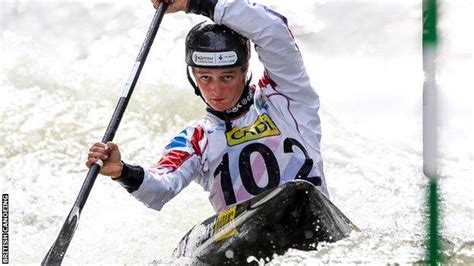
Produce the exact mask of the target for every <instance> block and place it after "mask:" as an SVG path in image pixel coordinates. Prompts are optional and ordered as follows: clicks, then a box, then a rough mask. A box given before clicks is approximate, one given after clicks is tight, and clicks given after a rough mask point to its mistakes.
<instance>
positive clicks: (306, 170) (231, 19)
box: [86, 0, 328, 211]
mask: <svg viewBox="0 0 474 266" xmlns="http://www.w3.org/2000/svg"><path fill="white" fill-rule="evenodd" d="M152 2H153V4H154V6H155V7H157V6H158V4H159V3H160V1H159V0H153V1H152ZM179 11H185V12H187V13H194V14H202V15H204V16H206V17H208V18H210V19H211V20H212V21H213V22H203V23H200V24H198V25H196V26H195V27H194V28H192V29H191V31H190V32H189V34H188V36H187V38H186V63H187V65H188V79H189V80H190V82H191V84H192V86H193V87H194V89H195V93H196V94H197V95H199V96H200V97H201V98H202V99H203V100H204V102H205V103H206V104H207V113H206V115H205V116H204V117H203V118H202V119H200V120H199V121H198V122H196V123H195V124H193V125H191V126H189V127H187V128H185V129H184V130H183V131H182V132H181V133H179V134H178V135H177V136H176V137H174V138H173V139H172V140H171V141H170V143H169V144H168V145H167V146H166V148H165V150H164V152H163V155H162V157H161V159H159V161H158V162H157V163H156V164H154V165H153V166H151V167H149V168H148V169H144V168H143V167H141V166H136V165H129V164H127V163H124V162H122V161H121V156H120V151H119V148H118V146H117V145H116V144H115V143H111V142H110V143H107V144H103V143H96V144H94V145H93V147H92V148H91V149H90V152H89V155H88V160H87V163H86V164H87V166H88V167H90V166H91V165H92V164H93V163H99V162H98V160H99V159H100V160H102V161H103V167H102V168H101V171H100V173H101V174H103V175H108V176H111V177H112V179H113V180H116V181H118V182H120V183H121V184H122V185H123V186H124V187H125V188H126V189H127V190H128V191H129V192H130V193H131V194H132V195H133V196H134V197H135V198H137V199H138V200H140V201H142V202H143V203H144V204H145V205H146V206H148V207H150V208H153V209H156V210H160V209H161V208H162V207H163V205H164V204H165V203H166V202H167V201H168V200H170V199H171V198H173V197H174V196H175V195H176V194H178V193H179V192H180V191H181V190H182V189H183V188H184V187H186V186H187V185H188V184H189V183H190V182H191V181H196V182H197V183H199V184H200V185H201V186H202V187H203V188H204V189H205V190H206V191H209V192H210V195H209V200H210V202H211V204H212V205H213V207H214V209H215V210H216V211H221V210H224V209H226V208H228V207H229V206H233V205H235V204H238V203H241V202H244V201H247V200H249V199H250V198H252V197H254V196H256V195H258V194H260V193H262V192H264V191H267V190H270V189H272V188H275V187H278V186H280V185H282V184H284V183H286V182H288V181H291V180H294V179H305V180H308V181H310V182H311V183H313V184H314V185H315V186H317V188H318V189H319V190H320V191H321V192H322V193H323V194H325V195H326V196H328V192H327V188H326V182H325V179H324V173H323V163H322V159H321V154H320V139H321V130H320V120H319V116H318V113H317V112H318V109H319V98H318V95H317V94H316V92H315V91H314V90H313V88H312V87H311V84H310V80H309V77H308V75H307V73H306V70H305V67H304V64H303V60H302V56H301V54H300V51H299V49H298V47H297V46H296V44H295V40H294V38H293V36H292V34H291V31H290V30H289V29H288V26H287V21H286V18H285V17H283V16H281V15H280V14H278V13H276V12H275V11H272V10H270V9H269V8H267V7H264V6H261V5H257V4H251V3H248V2H247V1H245V0H236V1H227V0H190V1H188V0H176V1H175V2H173V3H171V4H170V5H169V7H168V10H167V12H168V13H173V12H179ZM249 40H250V41H251V42H253V43H254V45H255V49H256V51H257V53H258V56H259V59H260V61H261V62H262V63H263V65H264V67H265V72H264V74H263V77H262V78H261V79H260V81H259V83H258V86H255V85H249V80H250V79H249V78H248V62H249V58H250V42H249Z"/></svg>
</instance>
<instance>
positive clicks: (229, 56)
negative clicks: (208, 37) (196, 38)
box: [193, 51, 238, 66]
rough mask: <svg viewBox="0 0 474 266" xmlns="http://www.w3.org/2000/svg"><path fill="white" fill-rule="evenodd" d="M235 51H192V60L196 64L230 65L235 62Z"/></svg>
mask: <svg viewBox="0 0 474 266" xmlns="http://www.w3.org/2000/svg"><path fill="white" fill-rule="evenodd" d="M237 59H238V58H237V53H235V52H234V51H228V52H216V53H208V52H193V62H194V64H196V65H198V66H230V65H234V64H235V63H237Z"/></svg>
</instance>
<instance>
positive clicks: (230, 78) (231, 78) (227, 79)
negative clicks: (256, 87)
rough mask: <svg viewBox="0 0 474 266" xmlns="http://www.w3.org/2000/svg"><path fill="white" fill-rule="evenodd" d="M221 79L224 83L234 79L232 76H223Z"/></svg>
mask: <svg viewBox="0 0 474 266" xmlns="http://www.w3.org/2000/svg"><path fill="white" fill-rule="evenodd" d="M223 78H224V80H225V81H230V80H233V79H234V76H224V77H223Z"/></svg>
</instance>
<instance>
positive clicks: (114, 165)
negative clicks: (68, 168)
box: [86, 142, 123, 178]
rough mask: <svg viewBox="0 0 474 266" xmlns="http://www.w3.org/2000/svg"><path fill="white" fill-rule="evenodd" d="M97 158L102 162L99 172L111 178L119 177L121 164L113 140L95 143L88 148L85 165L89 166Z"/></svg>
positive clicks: (117, 149)
mask: <svg viewBox="0 0 474 266" xmlns="http://www.w3.org/2000/svg"><path fill="white" fill-rule="evenodd" d="M98 159H100V160H102V161H103V162H104V165H103V166H102V167H101V168H100V174H102V175H106V176H111V177H112V178H114V177H115V178H116V177H119V176H120V175H121V174H122V168H123V164H122V161H121V155H120V150H119V148H118V146H117V144H115V143H113V142H107V144H104V143H100V142H98V143H95V144H94V145H93V146H92V147H91V148H90V150H89V154H88V156H87V162H86V165H87V167H88V168H90V167H91V166H92V164H93V163H95V162H96V161H97V160H98Z"/></svg>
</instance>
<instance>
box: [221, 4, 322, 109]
mask: <svg viewBox="0 0 474 266" xmlns="http://www.w3.org/2000/svg"><path fill="white" fill-rule="evenodd" d="M213 20H214V22H216V23H218V24H224V25H226V26H228V27H229V28H232V29H233V30H235V31H237V32H239V33H240V34H241V35H243V36H245V37H247V38H249V39H250V40H252V42H253V43H254V44H255V50H256V51H257V53H258V57H259V59H260V61H261V62H262V63H263V65H264V67H265V76H264V77H263V79H262V81H263V82H264V83H265V82H266V83H267V84H271V85H272V87H274V89H276V90H277V91H278V92H279V93H282V94H284V95H285V96H287V97H288V98H289V99H290V100H294V101H299V102H302V103H305V104H309V105H314V104H316V105H317V106H319V98H318V96H317V94H316V92H315V91H314V90H313V88H312V87H311V84H310V80H309V77H308V74H307V73H306V70H305V67H304V64H303V58H302V56H301V54H300V51H299V49H298V46H297V45H296V43H295V40H294V38H293V35H292V33H291V31H290V29H289V28H288V24H287V19H286V18H285V17H284V16H282V15H280V14H278V13H277V12H275V11H273V10H271V9H269V8H268V7H265V6H262V5H258V4H252V3H249V2H247V1H245V0H219V1H218V2H217V4H216V6H215V9H214V16H213ZM262 81H261V83H262ZM260 85H261V87H262V84H260ZM265 85H266V84H263V86H265ZM279 89H280V90H279Z"/></svg>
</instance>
